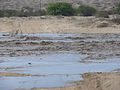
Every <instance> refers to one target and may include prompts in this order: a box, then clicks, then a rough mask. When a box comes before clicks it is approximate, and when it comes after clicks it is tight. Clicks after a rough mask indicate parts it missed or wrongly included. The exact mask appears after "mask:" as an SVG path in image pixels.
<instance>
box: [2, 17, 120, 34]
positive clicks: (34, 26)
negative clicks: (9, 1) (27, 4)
mask: <svg viewBox="0 0 120 90" xmlns="http://www.w3.org/2000/svg"><path fill="white" fill-rule="evenodd" d="M104 24H106V26H101V25H104ZM18 30H19V32H21V31H22V33H120V25H115V24H114V23H112V22H111V21H110V19H102V18H95V17H79V16H73V17H62V16H57V17H52V16H42V17H28V18H18V17H12V18H0V33H5V32H7V33H9V32H16V31H18Z"/></svg>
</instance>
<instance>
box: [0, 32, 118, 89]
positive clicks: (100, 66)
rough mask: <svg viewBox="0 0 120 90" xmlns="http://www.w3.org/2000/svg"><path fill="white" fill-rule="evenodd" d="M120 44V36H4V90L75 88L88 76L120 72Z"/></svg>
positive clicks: (0, 74)
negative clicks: (93, 73) (84, 76)
mask: <svg viewBox="0 0 120 90" xmlns="http://www.w3.org/2000/svg"><path fill="white" fill-rule="evenodd" d="M119 45H120V35H119V34H23V35H11V34H6V33H5V34H0V90H17V89H19V90H20V89H21V90H22V89H25V90H27V89H32V88H53V87H66V86H75V84H72V83H69V82H77V81H81V80H83V77H82V74H84V73H91V72H119V71H118V69H119V68H120V51H119V50H120V46H119ZM13 74H14V75H13ZM80 86H82V85H80Z"/></svg>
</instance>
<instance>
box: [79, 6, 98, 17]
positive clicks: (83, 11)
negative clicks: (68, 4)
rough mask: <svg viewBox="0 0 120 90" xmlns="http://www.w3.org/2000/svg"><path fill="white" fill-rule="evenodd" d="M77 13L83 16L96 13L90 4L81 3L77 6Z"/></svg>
mask: <svg viewBox="0 0 120 90" xmlns="http://www.w3.org/2000/svg"><path fill="white" fill-rule="evenodd" d="M78 13H79V14H80V15H83V16H92V15H94V14H95V13H96V9H95V8H94V7H91V6H86V5H81V6H79V8H78Z"/></svg>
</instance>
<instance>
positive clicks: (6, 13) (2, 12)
mask: <svg viewBox="0 0 120 90" xmlns="http://www.w3.org/2000/svg"><path fill="white" fill-rule="evenodd" d="M17 15H18V11H16V10H0V17H12V16H17Z"/></svg>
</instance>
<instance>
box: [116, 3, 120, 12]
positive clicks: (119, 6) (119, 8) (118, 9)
mask: <svg viewBox="0 0 120 90" xmlns="http://www.w3.org/2000/svg"><path fill="white" fill-rule="evenodd" d="M116 11H117V13H118V14H120V3H119V4H118V5H117V7H116Z"/></svg>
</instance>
